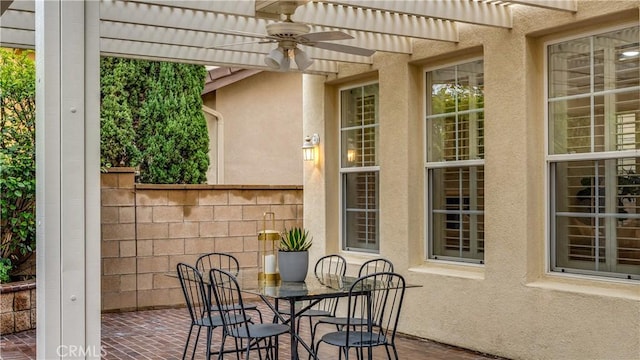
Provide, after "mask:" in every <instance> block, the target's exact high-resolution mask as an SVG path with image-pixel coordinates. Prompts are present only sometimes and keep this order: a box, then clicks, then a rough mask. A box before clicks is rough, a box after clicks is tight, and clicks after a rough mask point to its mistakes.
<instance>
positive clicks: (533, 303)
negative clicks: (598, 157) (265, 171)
mask: <svg viewBox="0 0 640 360" xmlns="http://www.w3.org/2000/svg"><path fill="white" fill-rule="evenodd" d="M578 9H579V11H578V12H577V13H576V14H572V13H562V12H557V11H550V10H545V9H530V8H526V9H525V8H522V7H516V8H514V28H513V29H512V30H507V29H494V28H488V27H480V26H474V25H461V26H460V28H459V30H460V39H463V40H462V41H461V42H460V43H457V44H449V43H442V42H431V41H422V42H416V43H415V46H414V53H413V55H411V56H406V55H397V54H381V53H378V54H376V55H374V57H373V60H374V63H373V65H372V66H371V67H369V66H362V65H351V66H343V67H341V70H340V73H339V74H338V76H336V77H335V78H331V79H329V81H328V82H326V84H325V87H324V89H322V90H318V89H317V87H313V86H308V87H305V91H306V92H305V97H314V96H315V97H320V98H323V99H324V103H323V104H314V103H309V104H307V105H306V107H305V108H304V112H305V114H306V113H307V111H310V112H313V111H317V109H319V108H320V109H323V110H324V126H325V127H324V129H323V131H324V132H325V133H326V134H327V135H326V136H325V139H326V140H325V142H324V143H323V147H322V148H321V150H322V151H323V156H322V161H321V162H320V163H319V164H317V165H316V166H315V167H313V168H312V169H307V168H305V179H306V182H305V196H306V197H309V198H311V197H313V195H312V193H313V194H322V195H323V196H324V199H323V200H322V201H318V202H305V219H314V221H306V220H305V226H307V227H308V228H310V230H311V231H312V232H314V233H315V234H324V238H325V239H324V241H325V244H324V247H325V248H326V249H340V231H339V228H338V226H339V216H340V209H339V201H338V197H339V195H338V194H339V187H338V181H339V176H338V173H337V170H336V169H338V168H339V162H338V160H339V156H338V154H337V148H338V144H337V142H336V141H335V139H334V140H331V139H332V138H334V137H337V134H338V129H339V124H338V123H337V121H338V119H339V114H338V113H337V106H336V104H337V96H338V90H339V89H340V87H341V86H344V85H349V86H351V85H357V84H359V83H361V82H362V81H365V80H369V79H377V80H378V81H379V84H380V145H379V149H378V150H379V153H378V155H379V164H380V216H381V220H380V239H381V245H380V246H381V249H380V255H382V256H384V257H387V258H389V259H391V260H392V261H393V262H394V264H395V266H396V270H397V271H399V272H401V273H402V274H404V275H406V277H407V280H408V282H410V283H414V284H419V285H422V286H423V287H421V288H414V289H410V290H408V293H407V298H406V304H405V305H406V307H405V308H404V310H403V311H404V314H403V318H402V320H401V329H400V330H401V331H403V332H407V333H410V334H413V335H417V336H420V337H425V338H429V339H433V340H437V341H440V342H444V343H448V344H454V345H458V346H462V347H466V348H471V349H475V350H478V351H483V352H487V353H491V354H497V355H502V356H506V357H510V358H516V359H576V360H577V359H639V358H640V284H638V282H637V281H625V280H613V279H606V278H601V279H596V278H590V277H586V276H567V275H564V276H563V275H561V274H557V273H549V272H548V271H547V270H546V269H547V265H546V259H547V257H548V255H547V251H548V249H547V246H546V244H547V237H546V231H545V222H546V210H545V201H546V198H545V192H546V189H545V161H544V154H545V149H544V144H545V141H544V136H545V131H544V114H543V109H544V94H543V84H544V82H543V81H544V77H545V74H544V70H543V69H544V66H543V65H544V59H543V57H542V54H543V43H544V41H546V40H548V39H552V38H560V37H563V36H567V35H569V34H574V33H579V32H582V31H587V30H589V29H592V28H594V27H599V28H606V27H607V26H611V25H617V24H622V23H632V24H633V23H636V24H637V23H638V21H639V19H640V15H639V13H640V11H639V3H638V2H637V1H606V2H605V1H580V2H579V6H578ZM473 56H482V57H483V58H484V74H485V119H486V120H485V159H486V160H485V214H486V215H485V246H486V248H485V250H486V251H485V264H484V265H462V264H455V263H445V262H437V261H427V260H425V259H426V254H425V225H424V224H425V209H424V188H425V178H424V159H423V155H422V154H423V149H424V140H423V134H424V125H423V116H424V114H423V108H424V100H423V98H424V96H425V95H424V83H423V77H424V67H425V66H427V67H428V66H436V65H440V64H448V63H451V62H452V61H460V60H464V59H466V58H469V57H473ZM314 81H316V80H315V79H313V78H311V77H310V76H309V77H307V78H305V82H309V83H313V82H314ZM322 91H324V93H322ZM307 107H308V108H307ZM305 126H318V121H317V116H305ZM318 171H321V172H323V174H324V176H325V181H324V182H322V181H317V180H316V177H317V172H318ZM324 205H326V208H324ZM316 219H322V221H317V220H316ZM318 240H321V236H316V242H317V241H318ZM338 251H339V250H338ZM343 254H344V255H345V256H346V257H347V258H348V259H349V261H350V263H351V264H353V265H357V264H359V263H361V262H362V261H363V260H364V259H367V258H368V256H367V255H361V254H355V253H343ZM316 255H319V254H316ZM351 268H357V267H356V266H351Z"/></svg>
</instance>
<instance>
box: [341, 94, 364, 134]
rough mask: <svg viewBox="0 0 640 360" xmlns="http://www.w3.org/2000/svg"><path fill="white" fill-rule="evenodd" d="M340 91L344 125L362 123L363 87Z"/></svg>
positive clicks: (358, 124)
mask: <svg viewBox="0 0 640 360" xmlns="http://www.w3.org/2000/svg"><path fill="white" fill-rule="evenodd" d="M340 93H341V100H340V109H341V112H342V114H341V117H340V118H341V121H342V127H343V128H345V127H351V126H360V125H362V113H361V111H362V87H357V88H353V89H348V90H343V91H341V92H340Z"/></svg>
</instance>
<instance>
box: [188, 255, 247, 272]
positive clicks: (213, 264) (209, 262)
mask: <svg viewBox="0 0 640 360" xmlns="http://www.w3.org/2000/svg"><path fill="white" fill-rule="evenodd" d="M196 268H197V269H198V270H199V271H200V273H201V274H202V275H203V276H209V270H211V269H222V270H226V271H228V272H230V273H231V274H233V276H238V272H239V271H240V265H239V263H238V259H236V257H235V256H233V255H231V254H227V253H220V252H212V253H208V254H204V255H201V256H200V257H199V258H198V260H196Z"/></svg>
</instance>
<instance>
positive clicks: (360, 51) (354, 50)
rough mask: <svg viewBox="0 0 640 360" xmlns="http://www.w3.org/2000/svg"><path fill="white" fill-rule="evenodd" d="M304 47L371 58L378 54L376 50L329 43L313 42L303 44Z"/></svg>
mask: <svg viewBox="0 0 640 360" xmlns="http://www.w3.org/2000/svg"><path fill="white" fill-rule="evenodd" d="M303 45H307V46H313V47H317V48H321V49H325V50H331V51H339V52H343V53H347V54H353V55H360V56H371V55H373V54H375V52H376V51H375V50H369V49H365V48H361V47H356V46H349V45H342V44H334V43H327V42H312V43H308V44H303Z"/></svg>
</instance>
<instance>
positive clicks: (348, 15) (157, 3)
mask: <svg viewBox="0 0 640 360" xmlns="http://www.w3.org/2000/svg"><path fill="white" fill-rule="evenodd" d="M96 2H98V1H97V0H96ZM288 3H293V5H294V6H297V8H295V13H294V14H293V15H292V16H291V19H292V20H293V21H294V22H303V23H306V24H308V25H310V27H311V32H322V31H330V30H340V31H343V32H345V33H347V34H349V35H351V36H353V37H354V39H351V40H340V41H337V42H338V43H340V44H344V45H352V46H358V47H364V48H368V49H372V50H377V51H385V52H393V53H404V54H411V53H412V47H413V44H414V42H415V41H420V40H437V41H447V42H457V41H458V28H459V27H460V26H464V25H465V24H477V25H486V26H492V27H499V28H506V29H509V28H511V27H512V26H513V20H512V11H513V8H514V6H535V7H544V8H548V9H555V10H558V11H566V12H575V11H576V10H577V4H576V2H575V0H518V1H500V0H422V1H417V0H411V1H383V0H374V1H371V0H369V1H364V0H350V1H349V0H347V1H309V0H303V1H278V0H256V1H253V0H240V1H223V0H210V1H204V0H202V1H198V0H185V1H167V0H130V1H121V0H103V1H99V4H100V5H99V8H100V10H99V19H100V29H99V35H100V53H101V54H102V55H112V56H121V57H136V58H145V59H153V60H161V61H179V62H189V63H196V64H204V65H217V66H228V67H239V68H257V69H264V70H268V69H269V68H268V67H267V66H266V65H265V64H264V61H263V57H264V55H265V54H267V53H268V52H269V51H270V50H271V49H273V48H274V47H275V46H274V44H269V43H267V44H264V43H257V41H259V40H261V39H260V38H258V37H256V36H255V35H253V36H252V34H265V26H266V25H267V24H268V23H271V22H274V21H277V20H278V19H279V18H280V14H281V13H282V12H283V11H285V10H284V8H283V7H282V5H283V4H284V5H288ZM2 14H3V15H2V23H1V24H0V38H1V45H2V46H7V47H18V48H34V47H35V44H36V40H35V39H36V34H35V32H36V26H35V23H36V17H37V14H36V9H35V4H34V1H32V0H15V1H12V0H2ZM251 42H254V43H251ZM228 44H238V45H235V46H226V45H228ZM221 45H225V46H223V47H220V46H221ZM304 50H305V51H306V52H307V53H308V54H309V56H310V57H311V58H312V59H314V64H313V65H312V66H311V67H310V68H309V69H308V70H307V71H306V72H308V73H335V72H337V68H338V64H339V63H341V62H348V63H361V64H370V63H371V58H370V57H367V56H357V55H350V54H344V53H340V52H335V51H329V50H323V49H319V48H313V47H305V48H304Z"/></svg>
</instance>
